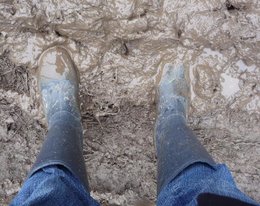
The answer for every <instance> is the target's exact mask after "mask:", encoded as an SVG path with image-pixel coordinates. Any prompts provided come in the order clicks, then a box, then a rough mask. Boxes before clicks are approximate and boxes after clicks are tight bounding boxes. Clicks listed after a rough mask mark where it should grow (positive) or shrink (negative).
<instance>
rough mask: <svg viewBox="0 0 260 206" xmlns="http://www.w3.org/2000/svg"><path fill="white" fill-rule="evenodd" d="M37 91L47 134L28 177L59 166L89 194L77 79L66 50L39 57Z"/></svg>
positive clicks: (49, 50) (55, 50)
mask: <svg viewBox="0 0 260 206" xmlns="http://www.w3.org/2000/svg"><path fill="white" fill-rule="evenodd" d="M38 87H39V91H40V94H41V98H42V105H43V108H44V112H45V115H46V119H47V123H48V133H47V136H46V139H45V141H44V144H43V146H42V149H41V151H40V153H39V155H38V157H37V160H36V162H35V164H34V165H33V168H32V170H31V172H30V174H29V177H30V176H31V175H33V174H34V173H35V172H36V171H38V170H39V169H41V168H43V167H46V166H49V165H61V166H63V167H65V168H67V169H68V170H69V171H70V172H71V173H72V174H73V175H75V176H76V177H78V178H79V179H80V181H81V182H82V183H83V185H84V186H85V188H86V189H87V190H89V187H88V180H87V173H86V169H85V163H84V158H83V132H82V126H81V116H80V108H79V97H78V93H79V76H78V71H77V68H76V66H75V65H74V63H73V61H72V60H71V58H70V55H69V53H68V52H67V50H66V49H64V48H63V47H59V46H55V47H51V48H49V49H47V50H46V51H44V52H43V53H42V54H41V56H40V59H39V62H38Z"/></svg>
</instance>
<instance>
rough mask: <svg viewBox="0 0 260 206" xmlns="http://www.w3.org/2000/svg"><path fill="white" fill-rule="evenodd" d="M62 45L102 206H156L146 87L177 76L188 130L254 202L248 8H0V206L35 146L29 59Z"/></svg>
mask: <svg viewBox="0 0 260 206" xmlns="http://www.w3.org/2000/svg"><path fill="white" fill-rule="evenodd" d="M53 45H62V46H63V47H66V48H67V50H68V52H69V53H70V55H71V57H72V59H73V60H74V62H75V64H76V66H77V67H78V69H79V71H80V78H81V85H80V100H81V109H82V122H83V125H84V129H85V130H84V156H85V160H86V167H87V170H88V174H89V180H90V186H91V188H92V190H93V192H92V195H93V196H94V197H95V198H96V199H98V200H99V201H100V202H101V203H102V205H135V204H136V202H137V201H139V200H142V201H145V202H146V203H145V204H146V205H147V204H149V202H150V203H151V204H154V203H155V201H156V156H155V150H154V144H153V127H154V122H155V117H156V112H155V108H156V106H155V89H154V86H155V80H156V77H157V75H158V74H159V71H160V68H162V67H163V65H164V64H166V63H169V62H171V63H173V64H175V65H180V64H183V65H184V67H185V68H186V70H187V72H188V73H189V77H190V85H191V106H190V112H189V123H190V125H191V127H192V128H193V130H194V132H195V133H196V134H197V135H198V136H199V138H200V140H201V142H202V143H203V144H204V145H205V146H206V148H207V149H208V151H209V152H210V153H211V154H212V155H213V156H214V158H215V159H216V160H217V161H219V162H224V163H226V164H227V165H228V166H229V167H230V169H231V171H232V174H233V175H234V177H235V180H236V181H237V184H238V186H239V188H240V189H241V190H242V191H244V192H245V193H247V194H248V195H249V196H251V197H252V198H254V199H256V200H257V201H260V195H259V194H260V193H259V184H260V175H259V174H260V161H259V156H260V149H259V144H260V140H259V138H260V137H259V136H260V129H259V125H260V124H259V119H260V86H259V80H260V71H259V67H260V2H259V1H257V0H251V1H249V0H212V1H205V0H191V1H188V2H187V1H181V0H175V1H172V0H161V1H159V0H152V1H148V0H140V1H136V0H117V1H113V0H111V1H97V0H85V1H82V0H56V1H51V0H33V1H32V0H0V116H1V118H0V165H1V167H0V204H1V205H7V204H8V203H9V202H10V200H11V199H12V198H13V197H14V196H15V194H16V193H17V192H18V191H19V189H20V187H21V185H22V183H23V181H24V179H25V178H26V175H27V173H28V171H29V169H30V167H31V166H32V164H33V162H34V160H35V158H36V155H37V153H38V152H39V149H40V147H41V144H42V142H43V140H44V135H45V133H46V123H45V119H44V115H43V112H42V107H41V105H40V99H39V95H38V93H37V84H36V79H35V74H36V72H37V60H38V58H39V55H40V54H41V53H42V52H43V51H44V50H45V49H47V48H49V47H51V46H53Z"/></svg>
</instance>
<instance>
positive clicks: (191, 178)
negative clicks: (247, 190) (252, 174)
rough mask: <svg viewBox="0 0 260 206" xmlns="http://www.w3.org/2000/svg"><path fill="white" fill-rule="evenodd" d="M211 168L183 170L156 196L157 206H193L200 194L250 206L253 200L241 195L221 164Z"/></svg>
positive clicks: (188, 168) (227, 171)
mask: <svg viewBox="0 0 260 206" xmlns="http://www.w3.org/2000/svg"><path fill="white" fill-rule="evenodd" d="M214 167H215V168H212V167H210V166H208V165H207V164H203V163H195V164H193V165H191V166H189V167H187V168H186V169H185V170H183V171H182V172H181V173H180V174H179V175H178V176H177V177H176V178H174V179H173V180H172V181H171V182H170V183H169V184H168V185H166V186H165V187H164V188H163V189H162V190H161V192H160V194H159V195H158V201H157V205H158V206H170V205H174V206H179V205H180V206H186V205H188V206H195V205H198V203H197V197H198V195H199V194H201V193H212V194H216V195H222V196H227V197H232V198H235V199H238V200H241V201H244V202H247V203H249V204H252V205H258V203H256V202H255V201H254V200H252V199H251V198H249V197H248V196H247V195H245V194H244V193H242V192H241V191H240V190H239V189H238V188H237V187H236V184H235V182H234V180H233V178H232V176H231V173H230V172H229V170H228V168H227V167H226V166H225V165H223V164H217V165H216V166H214Z"/></svg>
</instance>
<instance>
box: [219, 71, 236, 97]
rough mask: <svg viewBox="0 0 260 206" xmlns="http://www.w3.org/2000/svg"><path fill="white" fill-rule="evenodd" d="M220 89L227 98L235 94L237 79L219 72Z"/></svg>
mask: <svg viewBox="0 0 260 206" xmlns="http://www.w3.org/2000/svg"><path fill="white" fill-rule="evenodd" d="M221 78H223V80H222V81H221V86H222V91H221V94H222V95H224V96H225V97H226V98H227V99H228V98H230V97H232V96H233V95H235V94H236V93H237V92H238V91H239V90H240V89H239V79H237V78H233V77H231V76H229V75H227V74H225V73H223V74H221Z"/></svg>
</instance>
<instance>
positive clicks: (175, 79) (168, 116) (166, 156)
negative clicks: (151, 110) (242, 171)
mask: <svg viewBox="0 0 260 206" xmlns="http://www.w3.org/2000/svg"><path fill="white" fill-rule="evenodd" d="M188 96H189V87H188V84H187V82H186V78H185V71H184V68H183V66H178V67H176V68H174V66H173V65H171V64H166V65H165V66H164V68H163V70H162V75H161V77H160V81H159V85H158V87H157V98H158V100H157V101H158V105H157V112H158V116H157V120H156V126H155V140H156V141H155V142H156V149H157V161H158V182H157V193H158V194H159V193H160V191H161V190H162V189H163V188H164V187H165V186H166V185H167V184H169V183H170V182H171V181H172V180H173V179H174V178H175V177H176V176H177V175H178V174H180V172H182V171H183V170H184V169H185V168H187V167H188V166H189V165H191V164H194V163H196V162H201V163H206V164H208V165H211V166H213V165H215V162H214V160H213V159H212V158H211V156H210V155H209V154H208V152H207V151H206V150H205V149H204V147H203V146H202V145H201V144H200V142H199V141H198V139H197V138H196V136H195V135H194V134H193V132H192V131H191V129H190V128H189V127H188V126H187V124H186V115H187V107H188Z"/></svg>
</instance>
